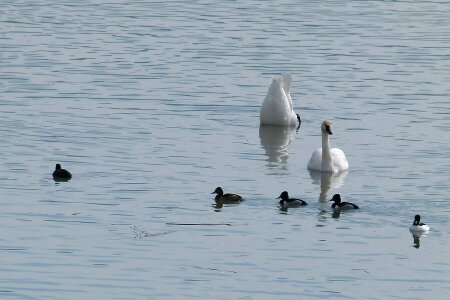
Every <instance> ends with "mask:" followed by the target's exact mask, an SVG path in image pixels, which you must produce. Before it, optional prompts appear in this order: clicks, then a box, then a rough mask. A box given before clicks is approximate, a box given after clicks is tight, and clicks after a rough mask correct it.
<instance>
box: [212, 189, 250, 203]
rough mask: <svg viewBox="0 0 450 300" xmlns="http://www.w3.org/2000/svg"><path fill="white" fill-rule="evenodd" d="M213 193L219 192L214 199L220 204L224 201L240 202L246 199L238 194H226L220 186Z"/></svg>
mask: <svg viewBox="0 0 450 300" xmlns="http://www.w3.org/2000/svg"><path fill="white" fill-rule="evenodd" d="M211 194H217V195H216V197H215V198H214V200H215V201H216V204H218V205H223V204H224V203H239V202H242V201H244V198H242V197H241V196H239V195H237V194H224V193H223V189H222V188H221V187H220V186H219V187H217V188H216V189H215V190H214V192H212V193H211Z"/></svg>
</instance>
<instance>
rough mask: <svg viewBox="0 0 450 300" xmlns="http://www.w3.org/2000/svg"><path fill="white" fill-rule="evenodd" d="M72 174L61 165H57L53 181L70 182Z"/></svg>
mask: <svg viewBox="0 0 450 300" xmlns="http://www.w3.org/2000/svg"><path fill="white" fill-rule="evenodd" d="M71 178H72V174H71V173H70V172H69V171H67V170H66V169H62V168H61V165H60V164H56V166H55V171H53V180H55V181H69V180H70V179H71Z"/></svg>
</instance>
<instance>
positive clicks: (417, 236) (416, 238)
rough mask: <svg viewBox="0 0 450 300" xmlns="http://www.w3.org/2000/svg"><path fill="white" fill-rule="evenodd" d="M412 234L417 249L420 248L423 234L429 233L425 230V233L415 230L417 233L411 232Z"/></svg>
mask: <svg viewBox="0 0 450 300" xmlns="http://www.w3.org/2000/svg"><path fill="white" fill-rule="evenodd" d="M411 235H412V237H413V243H414V245H413V247H414V248H416V249H419V248H420V238H421V237H422V236H425V235H427V233H426V232H424V233H416V232H415V233H411Z"/></svg>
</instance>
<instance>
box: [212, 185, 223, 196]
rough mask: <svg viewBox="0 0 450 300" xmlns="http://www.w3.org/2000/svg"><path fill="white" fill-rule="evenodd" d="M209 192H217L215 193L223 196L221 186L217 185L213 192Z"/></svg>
mask: <svg viewBox="0 0 450 300" xmlns="http://www.w3.org/2000/svg"><path fill="white" fill-rule="evenodd" d="M211 194H217V195H221V196H223V190H222V188H221V187H220V186H219V187H217V188H216V189H215V190H214V192H212V193H211Z"/></svg>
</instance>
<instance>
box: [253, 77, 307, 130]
mask: <svg viewBox="0 0 450 300" xmlns="http://www.w3.org/2000/svg"><path fill="white" fill-rule="evenodd" d="M291 83H292V76H291V74H288V73H284V74H281V75H278V76H275V77H273V78H272V81H271V82H270V85H269V88H268V90H267V94H266V97H265V98H264V101H263V103H262V106H261V110H260V112H259V119H260V124H261V125H276V126H297V129H298V128H300V124H301V119H300V115H299V114H296V113H295V111H294V107H293V104H292V98H291V94H290V90H291Z"/></svg>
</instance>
